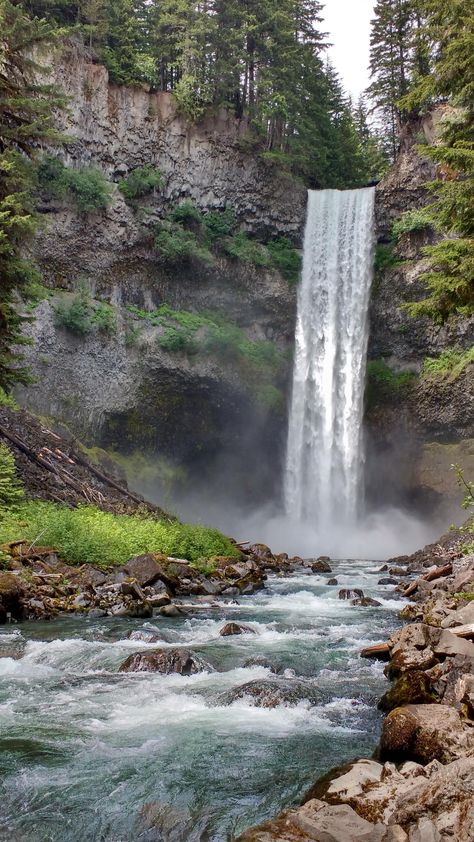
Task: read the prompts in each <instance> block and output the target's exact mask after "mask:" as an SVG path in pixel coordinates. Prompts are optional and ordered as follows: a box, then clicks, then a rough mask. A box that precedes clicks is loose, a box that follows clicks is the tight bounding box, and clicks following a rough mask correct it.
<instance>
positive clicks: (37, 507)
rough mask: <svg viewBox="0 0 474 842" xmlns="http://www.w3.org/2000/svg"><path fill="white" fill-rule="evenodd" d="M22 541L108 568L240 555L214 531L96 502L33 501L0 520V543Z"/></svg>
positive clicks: (74, 561) (70, 559)
mask: <svg viewBox="0 0 474 842" xmlns="http://www.w3.org/2000/svg"><path fill="white" fill-rule="evenodd" d="M19 539H25V540H27V541H31V542H33V541H34V542H37V543H41V545H42V546H51V547H54V549H55V550H56V551H57V552H58V553H59V555H60V556H61V558H63V559H64V560H65V561H67V562H69V563H70V564H83V563H88V564H94V565H97V566H98V567H109V566H110V565H114V564H125V563H126V562H127V561H128V560H129V559H130V558H132V557H133V556H136V555H141V554H143V553H151V552H153V553H164V554H165V555H171V556H174V557H176V558H185V559H187V560H188V561H192V562H200V561H202V559H209V558H212V557H214V556H219V555H226V556H227V555H228V556H233V557H238V556H239V552H238V550H237V549H236V547H235V546H234V544H232V542H231V541H230V540H229V539H228V538H226V537H225V536H224V535H222V534H221V533H220V532H219V531H218V530H217V529H211V528H209V527H205V526H192V525H189V524H183V523H179V522H178V521H165V520H156V519H154V518H152V517H150V516H136V515H135V516H133V515H114V514H111V513H109V512H102V511H100V510H99V509H96V508H95V507H94V506H80V507H79V508H77V509H69V508H68V507H67V506H62V505H59V504H57V503H46V502H37V501H31V502H27V503H25V504H23V505H22V506H20V507H19V508H18V510H17V511H16V512H10V513H8V514H7V515H6V517H4V518H3V519H2V522H1V523H0V543H7V542H8V541H13V540H19Z"/></svg>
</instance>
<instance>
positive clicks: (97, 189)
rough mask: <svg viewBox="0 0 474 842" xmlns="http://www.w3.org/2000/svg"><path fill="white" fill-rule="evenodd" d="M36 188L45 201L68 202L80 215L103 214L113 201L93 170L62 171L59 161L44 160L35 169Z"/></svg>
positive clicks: (106, 184)
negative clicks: (58, 199) (102, 211)
mask: <svg viewBox="0 0 474 842" xmlns="http://www.w3.org/2000/svg"><path fill="white" fill-rule="evenodd" d="M37 178H38V187H39V189H40V191H41V192H42V193H43V194H44V195H46V197H47V198H49V199H53V198H61V199H62V198H68V199H70V200H71V201H72V202H73V203H74V204H75V206H76V208H77V209H78V211H79V213H84V214H85V213H94V212H96V211H100V210H105V209H106V208H107V207H108V206H109V205H110V202H111V200H112V196H111V185H110V184H109V182H108V181H107V179H106V178H105V176H104V174H103V173H102V172H101V171H100V170H98V169H97V168H96V167H80V168H78V169H72V168H71V167H65V166H64V164H63V163H62V161H60V160H59V158H54V157H52V156H50V155H47V156H45V157H44V158H43V159H42V160H41V161H40V163H39V165H38V170H37Z"/></svg>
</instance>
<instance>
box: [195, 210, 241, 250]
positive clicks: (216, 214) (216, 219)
mask: <svg viewBox="0 0 474 842" xmlns="http://www.w3.org/2000/svg"><path fill="white" fill-rule="evenodd" d="M203 223H204V227H205V230H206V234H207V237H208V239H209V240H210V242H211V243H215V242H216V241H218V240H222V239H223V238H224V237H228V236H229V234H230V233H231V232H232V229H233V227H234V225H235V214H234V211H233V210H231V208H226V210H223V211H209V212H208V213H206V214H205V216H204V218H203Z"/></svg>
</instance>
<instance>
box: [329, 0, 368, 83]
mask: <svg viewBox="0 0 474 842" xmlns="http://www.w3.org/2000/svg"><path fill="white" fill-rule="evenodd" d="M374 5H375V2H374V0H326V2H325V8H324V11H323V14H324V29H325V31H326V32H328V33H329V38H328V40H329V41H330V42H331V43H332V44H333V46H332V47H331V48H330V50H329V57H330V59H331V61H332V63H333V64H334V66H335V68H336V70H337V71H338V73H339V75H340V76H341V79H342V83H343V85H344V88H345V89H346V91H347V93H348V94H351V96H352V97H354V99H356V98H357V97H358V96H359V94H361V93H362V91H363V90H364V88H366V87H367V85H368V84H369V74H368V70H367V67H368V64H369V37H370V20H371V18H372V17H373V8H374Z"/></svg>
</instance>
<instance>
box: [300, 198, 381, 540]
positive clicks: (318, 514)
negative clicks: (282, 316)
mask: <svg viewBox="0 0 474 842" xmlns="http://www.w3.org/2000/svg"><path fill="white" fill-rule="evenodd" d="M373 213H374V190H373V189H372V188H367V189H363V190H345V191H339V190H318V191H316V190H310V191H309V195H308V212H307V220H306V231H305V240H304V259H303V277H302V282H301V285H300V289H299V295H298V319H297V326H296V350H295V364H294V373H293V398H292V405H291V413H290V422H289V432H288V451H287V466H286V482H285V499H286V509H287V514H288V515H289V516H290V517H292V518H294V519H297V520H300V521H302V520H304V521H311V522H313V523H315V524H316V525H317V524H321V525H323V524H326V525H328V524H329V525H330V524H335V523H337V524H338V525H339V526H343V527H344V526H347V525H350V524H351V523H353V522H354V521H355V520H356V517H357V515H358V513H360V509H361V504H362V497H363V488H362V468H363V461H364V457H363V437H362V414H363V398H364V381H365V367H366V351H367V336H368V305H369V294H370V285H371V279H372V265H373V242H374V233H373V231H374V225H373Z"/></svg>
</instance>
